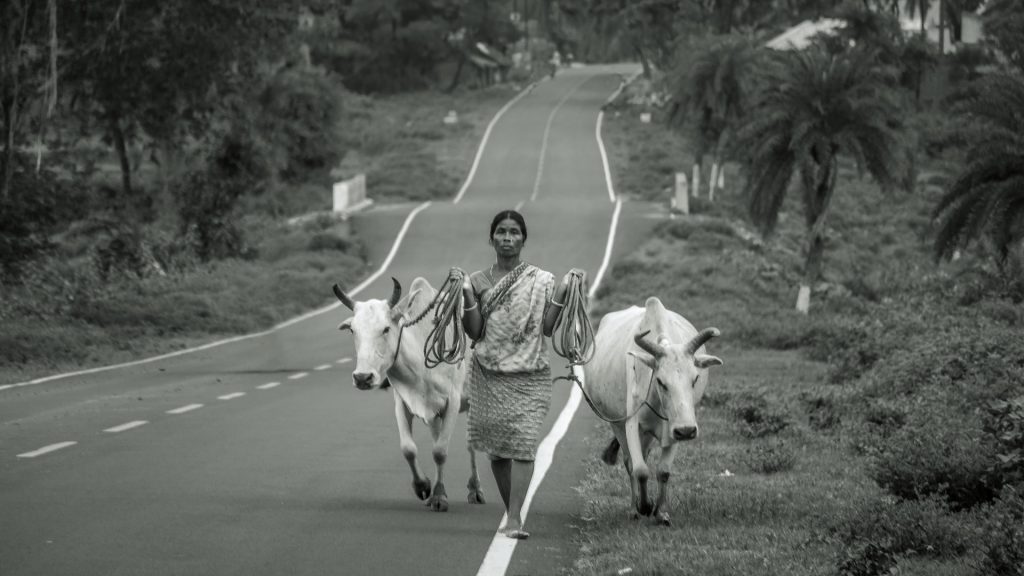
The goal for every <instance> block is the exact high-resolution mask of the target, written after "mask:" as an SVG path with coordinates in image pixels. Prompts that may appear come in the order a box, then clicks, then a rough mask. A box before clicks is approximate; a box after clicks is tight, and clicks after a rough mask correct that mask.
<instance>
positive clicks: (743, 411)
mask: <svg viewBox="0 0 1024 576" xmlns="http://www.w3.org/2000/svg"><path fill="white" fill-rule="evenodd" d="M733 416H734V417H736V419H738V420H739V421H740V433H741V434H743V435H744V436H746V437H747V438H763V437H765V436H770V435H772V434H778V433H779V432H781V431H782V430H784V429H785V428H786V427H788V426H789V420H788V419H787V417H786V414H785V413H784V412H783V411H781V410H780V409H778V408H776V407H773V406H770V405H769V404H768V401H767V400H765V398H764V397H762V396H747V397H745V398H738V399H737V402H736V407H735V408H733Z"/></svg>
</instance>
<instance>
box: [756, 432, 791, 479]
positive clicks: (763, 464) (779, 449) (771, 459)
mask: <svg viewBox="0 0 1024 576" xmlns="http://www.w3.org/2000/svg"><path fill="white" fill-rule="evenodd" d="M746 464H747V467H748V468H750V470H751V471H752V472H756V473H758V474H775V473H777V472H786V471H787V470H792V469H793V466H794V465H795V464H796V452H794V451H793V448H792V447H790V446H789V445H788V444H786V443H785V442H783V441H782V440H778V439H768V440H763V441H758V442H756V443H754V444H753V445H752V446H750V447H748V448H747V452H746Z"/></svg>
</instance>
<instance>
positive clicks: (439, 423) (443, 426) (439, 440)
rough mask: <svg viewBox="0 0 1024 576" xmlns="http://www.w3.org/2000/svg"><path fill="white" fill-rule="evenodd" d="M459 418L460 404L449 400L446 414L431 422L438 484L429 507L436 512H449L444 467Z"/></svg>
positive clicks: (435, 485)
mask: <svg viewBox="0 0 1024 576" xmlns="http://www.w3.org/2000/svg"><path fill="white" fill-rule="evenodd" d="M456 400H458V399H456ZM458 416H459V402H458V401H456V402H452V401H451V400H449V402H448V405H447V406H446V407H445V410H444V414H442V415H441V416H438V417H437V418H434V419H433V420H431V422H430V434H431V435H432V436H433V438H434V450H433V454H434V466H436V467H437V483H436V484H434V492H433V494H432V495H431V496H430V500H428V501H427V505H428V506H430V509H431V510H433V511H435V512H447V511H448V493H447V492H446V491H445V489H444V465H445V463H446V462H447V461H448V443H449V442H450V441H451V439H452V432H453V431H454V430H455V421H456V420H457V419H458Z"/></svg>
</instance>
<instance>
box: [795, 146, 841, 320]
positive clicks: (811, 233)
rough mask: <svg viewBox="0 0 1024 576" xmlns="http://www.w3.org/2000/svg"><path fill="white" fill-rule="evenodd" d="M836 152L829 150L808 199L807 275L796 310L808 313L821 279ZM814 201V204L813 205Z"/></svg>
mask: <svg viewBox="0 0 1024 576" xmlns="http://www.w3.org/2000/svg"><path fill="white" fill-rule="evenodd" d="M837 172H838V169H837V167H836V156H835V153H829V154H828V156H827V157H826V159H825V162H824V163H823V164H822V165H821V169H820V175H819V176H818V178H816V182H815V185H814V191H813V196H812V198H809V199H808V200H807V202H808V205H807V206H805V209H806V210H807V211H808V223H809V224H810V226H809V227H808V230H807V257H806V259H805V260H804V276H803V280H802V281H801V283H800V293H799V295H798V296H797V302H796V309H797V310H798V311H799V312H801V313H803V314H807V312H808V310H809V309H810V303H811V289H812V288H813V287H814V284H815V282H817V281H818V279H819V278H821V264H822V261H823V259H824V254H825V218H826V216H828V209H829V205H830V204H831V203H832V195H833V192H834V191H835V185H836V173H837ZM811 202H813V204H811Z"/></svg>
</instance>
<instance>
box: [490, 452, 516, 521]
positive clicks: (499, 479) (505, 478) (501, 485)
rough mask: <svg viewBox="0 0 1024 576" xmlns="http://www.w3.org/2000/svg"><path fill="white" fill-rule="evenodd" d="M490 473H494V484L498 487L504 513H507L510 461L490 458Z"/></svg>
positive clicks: (510, 483)
mask: <svg viewBox="0 0 1024 576" xmlns="http://www.w3.org/2000/svg"><path fill="white" fill-rule="evenodd" d="M491 472H494V482H495V483H496V484H497V485H498V493H499V494H501V500H502V502H504V503H505V511H506V512H508V501H509V492H510V491H511V489H512V461H511V460H509V459H508V458H500V457H496V456H491Z"/></svg>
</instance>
